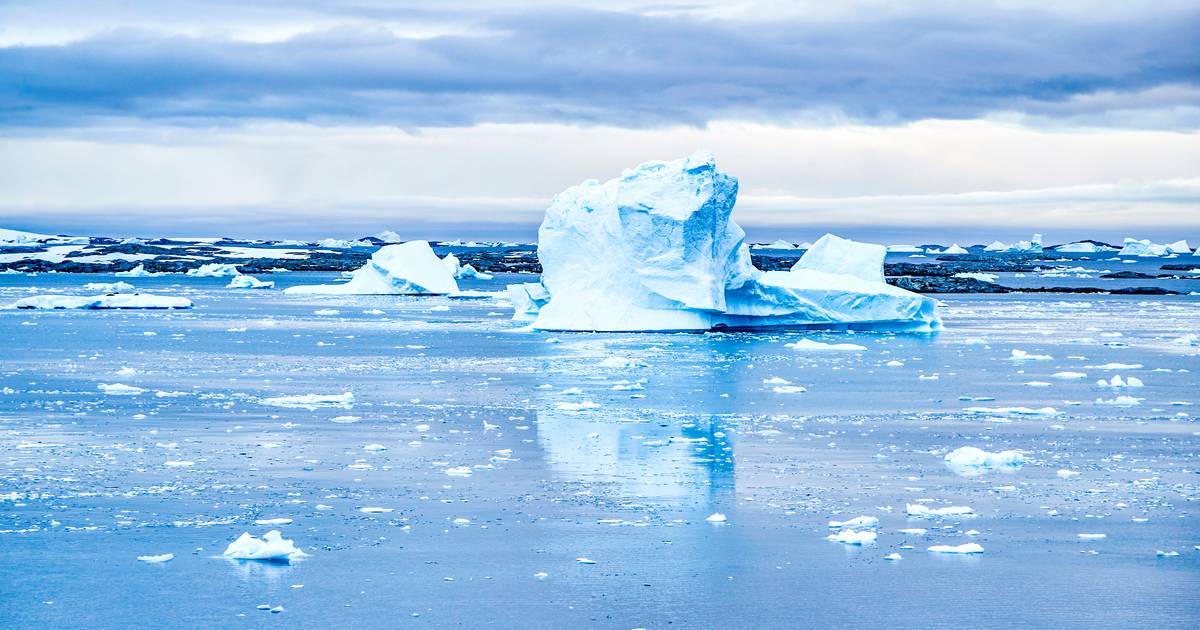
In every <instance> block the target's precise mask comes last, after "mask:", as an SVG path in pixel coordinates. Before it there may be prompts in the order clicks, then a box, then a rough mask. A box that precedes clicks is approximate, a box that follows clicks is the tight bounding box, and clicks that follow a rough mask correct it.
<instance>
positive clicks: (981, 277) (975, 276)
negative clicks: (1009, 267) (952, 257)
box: [953, 271, 1000, 284]
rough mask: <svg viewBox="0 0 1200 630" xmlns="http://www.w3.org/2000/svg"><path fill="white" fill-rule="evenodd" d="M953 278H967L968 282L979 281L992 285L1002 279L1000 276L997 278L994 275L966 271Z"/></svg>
mask: <svg viewBox="0 0 1200 630" xmlns="http://www.w3.org/2000/svg"><path fill="white" fill-rule="evenodd" d="M953 277H955V278H966V279H968V280H978V281H980V282H987V283H991V284H995V283H996V280H998V279H999V278H1000V276H997V275H996V274H994V273H982V272H978V271H964V272H961V273H956V274H954V276H953Z"/></svg>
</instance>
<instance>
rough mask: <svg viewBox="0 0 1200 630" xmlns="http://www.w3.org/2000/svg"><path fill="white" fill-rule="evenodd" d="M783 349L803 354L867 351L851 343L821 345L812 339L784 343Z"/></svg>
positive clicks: (863, 347)
mask: <svg viewBox="0 0 1200 630" xmlns="http://www.w3.org/2000/svg"><path fill="white" fill-rule="evenodd" d="M783 347H785V348H791V349H792V350H801V351H805V352H861V351H863V350H866V349H867V348H866V346H860V345H858V344H853V343H821V342H820V341H813V340H812V339H801V340H800V341H796V342H793V343H785V344H783Z"/></svg>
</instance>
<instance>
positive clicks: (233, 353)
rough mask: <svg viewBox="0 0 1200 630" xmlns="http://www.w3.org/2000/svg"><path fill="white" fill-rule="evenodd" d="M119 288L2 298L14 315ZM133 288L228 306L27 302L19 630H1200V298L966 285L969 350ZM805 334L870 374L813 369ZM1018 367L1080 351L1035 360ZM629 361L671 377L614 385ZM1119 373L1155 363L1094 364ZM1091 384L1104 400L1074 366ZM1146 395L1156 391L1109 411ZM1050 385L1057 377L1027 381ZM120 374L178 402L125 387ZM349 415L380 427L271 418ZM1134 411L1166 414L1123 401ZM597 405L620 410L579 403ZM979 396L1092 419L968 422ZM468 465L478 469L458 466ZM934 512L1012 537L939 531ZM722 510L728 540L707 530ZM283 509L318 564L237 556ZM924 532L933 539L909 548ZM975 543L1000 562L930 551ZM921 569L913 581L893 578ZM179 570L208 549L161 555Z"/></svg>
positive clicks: (1, 551) (73, 287)
mask: <svg viewBox="0 0 1200 630" xmlns="http://www.w3.org/2000/svg"><path fill="white" fill-rule="evenodd" d="M1126 267H1132V265H1126ZM1119 268H1120V267H1119ZM334 275H335V274H280V275H278V276H276V277H275V278H273V279H275V280H276V281H277V282H278V283H279V287H280V288H282V287H285V286H289V285H291V284H307V283H312V282H320V281H328V280H329V279H331V278H332V277H333V276H334ZM113 280H116V278H111V277H103V276H72V275H67V274H51V275H41V276H36V277H32V276H23V275H3V276H0V305H2V304H5V303H8V302H11V301H12V300H14V299H16V298H19V297H23V296H26V295H30V294H32V293H40V292H47V291H64V292H80V290H79V288H80V287H81V286H82V285H83V284H84V283H86V282H105V281H113ZM518 280H523V278H518V277H515V276H505V275H503V274H501V275H500V276H499V277H498V278H497V279H496V280H493V281H488V282H474V283H472V284H471V285H470V286H468V287H467V288H477V289H484V290H498V289H499V288H501V287H503V285H504V284H505V283H507V282H511V281H518ZM130 281H131V282H133V283H134V284H135V285H137V286H138V287H139V289H141V290H145V291H152V292H162V293H170V294H177V295H184V296H186V297H189V298H190V299H192V300H193V301H194V302H195V303H196V308H195V309H193V310H190V311H177V312H132V311H130V312H30V311H2V310H0V339H2V340H3V343H4V354H3V355H2V357H3V359H2V362H0V471H2V472H0V558H2V561H0V626H2V627H5V628H9V627H11V628H44V627H64V628H75V627H78V628H142V627H145V628H150V627H162V626H164V625H169V626H172V627H196V628H214V627H260V626H267V625H270V624H286V625H288V626H295V627H357V628H394V627H405V626H413V627H445V626H463V627H604V628H635V627H646V628H664V627H787V628H794V627H835V626H836V627H846V626H852V627H853V626H866V625H877V626H887V627H950V626H953V627H961V626H963V625H975V626H983V627H996V626H1015V627H1031V626H1037V627H1044V626H1057V627H1096V626H1101V625H1103V626H1110V627H1147V628H1173V627H1179V628H1185V627H1195V625H1196V623H1197V620H1198V618H1200V603H1198V601H1197V599H1196V597H1195V594H1196V593H1197V592H1200V551H1197V550H1196V549H1195V545H1200V519H1198V518H1197V515H1196V508H1195V505H1196V501H1197V500H1198V498H1200V479H1198V478H1197V474H1196V471H1197V470H1198V469H1200V462H1198V457H1200V425H1198V424H1197V413H1198V411H1200V407H1197V405H1200V387H1197V384H1198V378H1197V374H1200V347H1197V346H1196V345H1193V344H1189V343H1186V342H1179V343H1177V340H1179V338H1181V337H1184V336H1185V335H1187V334H1189V333H1197V332H1198V331H1200V298H1198V297H1196V296H1170V297H1154V298H1145V297H1122V296H1092V295H1089V296H1052V295H1000V296H944V300H945V306H944V315H945V319H946V331H945V332H943V333H940V334H937V335H933V336H897V335H873V334H849V335H848V334H822V333H806V334H801V333H787V332H771V333H767V332H764V333H757V334H749V333H739V334H704V335H696V334H678V335H623V334H569V333H554V334H547V333H528V332H521V331H519V330H517V329H516V327H515V326H514V325H513V324H512V323H511V322H510V321H509V316H510V314H511V309H509V308H507V307H506V306H505V305H504V303H503V301H502V299H501V298H499V297H493V298H487V299H478V300H461V299H450V298H444V297H422V298H407V297H332V298H298V297H294V296H284V295H283V294H282V293H280V292H279V291H233V290H227V289H224V288H223V286H224V284H225V283H226V281H227V279H222V278H191V277H185V276H161V277H156V278H147V279H140V278H139V279H132V280H130ZM441 307H446V308H447V310H441ZM374 309H378V310H381V311H383V312H382V313H376V312H374ZM435 309H436V310H435ZM330 310H335V311H337V313H335V314H329V313H328V311H330ZM318 311H319V312H321V313H324V314H319V313H318ZM365 311H371V312H365ZM243 329H244V330H243ZM802 337H809V338H813V339H816V340H819V341H825V342H852V343H856V344H859V345H862V346H864V347H866V348H867V349H866V350H865V351H863V352H854V353H838V352H827V353H803V352H798V351H796V350H793V349H791V348H787V347H785V345H784V344H785V343H787V342H790V341H795V340H796V339H799V338H802ZM1013 349H1020V350H1024V351H1027V352H1029V353H1031V354H1039V355H1048V356H1050V357H1052V358H1051V359H1047V360H1043V361H1026V362H1014V361H1011V360H1009V358H1010V357H1011V352H1012V350H1013ZM613 356H618V357H628V358H633V359H637V360H638V361H641V362H642V363H644V364H645V366H644V367H632V368H604V367H600V366H598V363H599V362H600V361H602V360H603V359H605V358H609V357H613ZM889 361H898V362H900V363H902V364H903V365H901V366H898V367H891V366H888V362H889ZM1108 363H1123V364H1128V365H1139V364H1140V365H1141V366H1142V367H1139V368H1127V369H1118V370H1108V369H1102V368H1097V367H1089V366H1099V365H1105V364H1108ZM122 368H129V369H130V370H132V371H129V370H126V371H123V372H120V373H118V370H121V369H122ZM1062 371H1078V372H1083V373H1086V374H1087V377H1086V378H1083V379H1079V380H1070V381H1065V380H1060V379H1057V378H1055V377H1054V376H1053V375H1054V374H1055V373H1058V372H1062ZM1113 374H1121V375H1122V376H1125V377H1128V376H1135V377H1138V378H1140V379H1142V380H1143V381H1144V382H1145V387H1142V388H1136V389H1128V390H1121V391H1113V390H1110V389H1103V388H1098V387H1096V386H1095V384H1094V382H1095V380H1096V379H1099V378H1110V377H1111V376H1112V375H1113ZM934 376H936V377H937V378H936V379H935V378H933V377H934ZM772 377H779V378H782V379H785V380H787V381H789V382H791V383H792V384H794V385H799V386H803V387H805V388H807V391H806V392H804V393H794V394H782V393H775V392H774V390H773V387H774V386H773V385H770V384H764V383H763V380H764V379H768V378H772ZM922 377H924V378H922ZM1039 382H1045V383H1050V385H1049V386H1036V385H1027V384H1026V383H1039ZM101 383H104V384H112V383H121V384H126V385H131V386H136V387H139V388H143V389H144V390H145V391H144V392H143V393H141V394H139V395H131V396H115V395H105V394H103V393H102V392H101V391H100V389H99V388H98V387H99V384H101ZM635 383H636V384H638V385H640V386H641V387H642V389H640V390H639V389H630V387H631V386H632V385H633V384H635ZM546 385H548V386H549V387H548V388H546V387H543V386H546ZM614 385H617V386H620V387H621V389H613V387H614ZM569 388H578V389H579V390H580V392H579V393H577V394H573V393H570V392H569ZM347 391H349V392H353V394H354V399H355V402H354V404H353V405H352V406H351V407H349V408H331V407H324V408H316V409H295V408H283V407H276V406H269V405H266V404H264V403H263V399H264V398H267V397H271V396H281V395H293V394H312V393H319V394H340V393H342V392H347ZM156 392H164V393H166V394H167V395H164V396H160V395H157V394H156ZM1120 395H1129V396H1134V397H1137V398H1140V399H1141V401H1140V403H1139V404H1137V405H1136V406H1132V407H1113V406H1107V405H1103V404H1099V405H1098V404H1097V403H1096V400H1097V399H1101V400H1111V399H1114V398H1115V397H1116V396H1120ZM634 396H639V397H634ZM640 396H644V397H640ZM962 397H972V398H975V400H960V398H962ZM988 399H994V400H988ZM585 400H586V401H591V402H593V403H595V404H596V405H597V407H596V408H594V409H591V410H584V411H570V410H565V409H560V408H559V403H579V402H582V401H585ZM1075 403H1077V404H1075ZM978 406H983V407H1017V406H1024V407H1032V408H1041V407H1053V408H1055V409H1056V410H1057V411H1058V414H1056V415H1053V416H1045V417H1036V416H1034V417H1022V416H1015V417H1011V416H1009V417H1006V416H998V415H993V414H972V413H967V412H965V411H964V410H965V409H967V408H968V407H978ZM371 444H380V445H383V446H384V447H386V450H383V451H369V450H365V449H364V448H363V447H364V446H367V445H371ZM965 445H974V446H978V447H980V448H984V449H986V450H989V451H999V450H1004V449H1018V450H1021V451H1023V452H1024V453H1025V455H1026V459H1027V461H1026V463H1025V465H1024V466H1023V467H1022V468H1020V469H1019V470H1015V471H1009V472H1002V471H991V472H986V473H984V474H981V475H977V476H962V475H959V474H956V473H955V472H953V471H951V470H950V469H948V468H947V467H946V466H945V465H944V464H943V463H942V456H943V455H944V453H945V452H946V451H948V450H950V449H953V448H957V447H960V446H965ZM167 462H191V465H189V466H168V465H166V464H167ZM460 466H465V467H468V469H469V470H470V471H471V474H470V475H469V476H466V477H462V476H453V475H449V474H447V472H446V471H447V469H449V468H452V467H460ZM1059 470H1070V471H1074V472H1077V473H1079V474H1078V475H1075V476H1071V477H1067V478H1064V477H1060V476H1059V475H1058V471H1059ZM921 500H931V501H929V502H928V503H926V504H927V505H930V506H934V507H937V506H942V505H967V506H971V507H972V508H974V510H975V512H976V513H977V516H975V517H973V518H961V517H959V518H950V519H945V520H932V521H929V520H915V519H909V518H906V516H905V506H906V504H909V503H916V502H919V501H921ZM318 505H321V506H328V509H318V508H317V506H318ZM362 507H382V508H388V509H391V510H392V511H391V512H385V513H377V514H367V513H363V512H361V511H360V508H362ZM714 512H720V513H724V514H725V515H726V516H727V519H728V520H727V521H726V522H725V523H721V524H715V523H709V522H706V520H705V519H706V517H708V516H709V515H710V514H713V513H714ZM859 515H873V516H877V517H878V518H879V519H880V521H881V523H880V527H879V530H878V531H879V538H878V541H877V543H876V544H875V545H873V546H864V547H861V548H858V547H850V546H846V545H841V544H838V543H834V542H830V541H827V540H825V536H826V535H828V534H829V533H830V530H829V529H828V528H827V527H826V522H827V521H829V520H845V519H848V518H852V517H855V516H859ZM266 518H291V519H293V520H294V522H293V523H291V524H288V525H283V526H277V527H278V528H279V529H281V531H282V532H283V533H284V535H285V536H286V537H288V538H291V539H293V540H295V542H296V544H297V545H298V546H300V547H301V548H302V549H304V550H305V551H306V552H308V553H309V554H311V557H309V558H307V559H304V560H302V561H297V562H294V563H292V564H290V565H286V564H285V565H281V564H263V563H239V562H236V561H228V560H224V559H221V558H219V557H217V556H219V555H220V554H221V552H222V550H223V549H224V548H225V546H226V545H227V544H228V543H229V542H230V541H232V540H233V539H234V538H235V537H237V536H238V535H240V534H241V533H242V532H243V531H249V532H251V533H253V534H256V535H258V534H262V533H263V532H265V531H266V530H267V529H270V527H268V526H260V525H255V524H254V521H255V520H257V519H266ZM455 519H468V522H466V523H462V522H457V523H456V522H455ZM1142 519H1144V520H1142ZM917 527H920V528H925V529H927V530H928V531H927V533H925V534H922V535H918V534H904V533H900V532H898V531H897V530H899V529H903V528H917ZM972 530H974V531H977V532H978V533H977V534H974V535H967V533H966V532H968V531H972ZM1080 533H1103V534H1106V536H1107V537H1106V538H1105V539H1102V540H1084V539H1080V538H1079V536H1078V534H1080ZM963 542H977V543H979V544H981V545H982V546H983V547H984V548H985V552H984V553H983V554H981V555H979V556H971V557H955V556H940V555H937V554H932V553H929V552H927V551H926V547H928V546H930V545H934V544H959V543H963ZM906 546H912V548H911V549H909V548H905V547H906ZM1159 550H1162V551H1175V552H1178V553H1179V555H1178V556H1175V557H1160V556H1158V555H1157V554H1156V552H1157V551H1159ZM1093 551H1094V552H1096V553H1094V554H1093V553H1090V552H1093ZM893 552H898V553H900V554H901V555H902V556H903V559H902V560H899V561H886V560H884V559H883V557H884V556H885V555H887V554H889V553H893ZM161 553H173V554H175V559H174V560H173V561H171V562H168V563H165V564H160V565H150V564H145V563H142V562H138V561H137V560H136V557H137V556H139V555H150V554H161ZM580 557H586V558H588V559H591V560H593V561H595V564H580V563H579V562H577V560H576V559H577V558H580ZM543 572H544V573H545V574H546V575H545V576H544V577H541V578H539V577H536V576H535V574H539V573H543ZM260 604H269V605H271V606H283V607H284V609H285V610H284V612H282V613H279V614H272V613H269V612H265V611H261V610H258V609H257V608H256V607H257V606H258V605H260Z"/></svg>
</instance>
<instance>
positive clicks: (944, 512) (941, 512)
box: [905, 503, 975, 518]
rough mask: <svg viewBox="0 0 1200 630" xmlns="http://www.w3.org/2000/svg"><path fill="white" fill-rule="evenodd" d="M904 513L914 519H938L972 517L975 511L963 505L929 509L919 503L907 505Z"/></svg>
mask: <svg viewBox="0 0 1200 630" xmlns="http://www.w3.org/2000/svg"><path fill="white" fill-rule="evenodd" d="M905 512H906V513H907V514H908V515H909V516H912V517H916V518H938V517H942V516H974V515H975V510H972V509H971V508H969V507H967V506H965V505H949V506H946V507H940V508H931V507H929V506H927V505H921V504H920V503H909V504H908V505H907V506H906V507H905Z"/></svg>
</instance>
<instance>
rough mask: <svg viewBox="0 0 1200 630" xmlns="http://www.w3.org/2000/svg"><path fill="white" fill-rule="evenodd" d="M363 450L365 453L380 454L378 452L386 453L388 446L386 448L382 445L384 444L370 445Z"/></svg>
mask: <svg viewBox="0 0 1200 630" xmlns="http://www.w3.org/2000/svg"><path fill="white" fill-rule="evenodd" d="M363 450H364V451H372V452H378V451H386V450H387V447H386V446H384V445H382V444H368V445H366V446H364V447H363Z"/></svg>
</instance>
